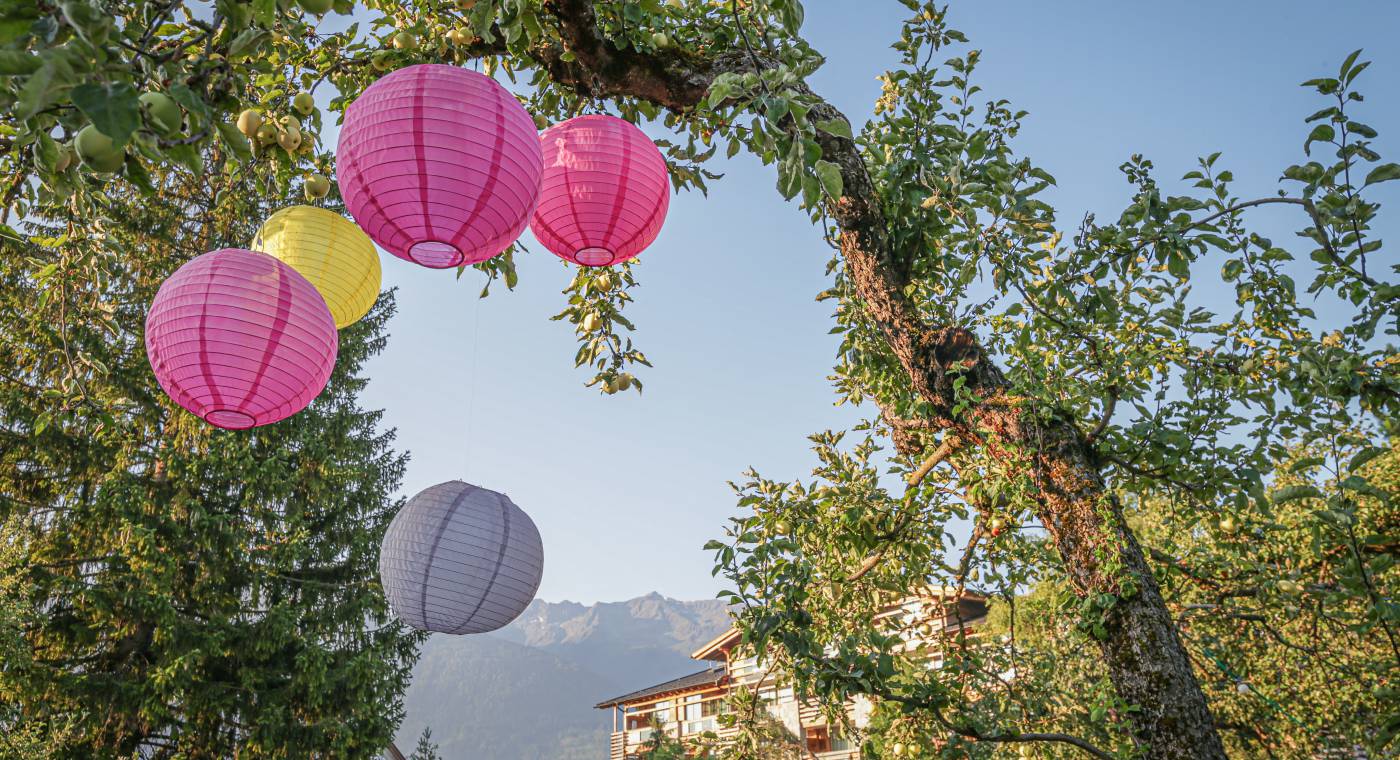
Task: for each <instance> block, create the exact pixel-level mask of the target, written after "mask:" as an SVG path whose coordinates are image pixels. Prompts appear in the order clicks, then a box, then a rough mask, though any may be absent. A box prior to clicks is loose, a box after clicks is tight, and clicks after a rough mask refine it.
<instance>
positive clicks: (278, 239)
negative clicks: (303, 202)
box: [252, 206, 379, 328]
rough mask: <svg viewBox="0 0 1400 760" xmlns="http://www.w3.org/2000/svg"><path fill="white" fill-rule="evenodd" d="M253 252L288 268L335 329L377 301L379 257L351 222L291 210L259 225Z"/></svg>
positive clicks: (312, 208)
mask: <svg viewBox="0 0 1400 760" xmlns="http://www.w3.org/2000/svg"><path fill="white" fill-rule="evenodd" d="M252 248H253V250H255V251H262V252H263V253H266V254H268V255H270V256H272V257H274V258H276V259H277V260H278V261H281V262H282V263H284V264H287V265H289V266H291V267H292V268H293V269H295V270H297V272H298V273H300V274H301V276H303V277H305V278H306V279H307V280H308V281H310V282H311V284H312V285H314V286H315V287H316V290H317V291H318V292H319V293H320V294H321V297H322V298H324V299H325V300H326V306H328V307H330V310H331V316H332V317H334V318H335V326H336V327H338V328H339V327H346V326H348V325H352V324H354V323H355V322H357V321H359V319H360V317H363V316H364V315H365V314H367V313H369V310H370V307H371V306H374V301H375V299H376V298H378V297H379V254H378V253H376V252H375V250H374V243H372V242H370V239H369V238H368V237H367V236H366V235H365V233H363V232H361V231H360V228H359V227H356V226H355V224H354V222H351V221H350V220H348V219H346V218H345V217H343V216H341V215H340V214H337V213H334V212H332V211H327V210H325V209H323V208H316V207H315V206H291V207H288V208H284V209H282V210H281V211H278V212H277V213H275V214H273V215H272V216H270V217H268V218H267V221H266V222H263V226H262V227H261V228H259V229H258V233H257V235H255V236H254V237H253V245H252Z"/></svg>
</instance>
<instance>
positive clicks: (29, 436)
mask: <svg viewBox="0 0 1400 760" xmlns="http://www.w3.org/2000/svg"><path fill="white" fill-rule="evenodd" d="M152 176H153V177H155V178H156V179H157V182H158V186H159V187H160V190H159V191H158V192H156V193H154V194H149V195H144V194H141V193H139V192H136V191H135V190H134V188H132V187H130V186H129V185H125V184H124V183H113V184H112V185H110V186H109V188H110V189H111V190H112V191H113V192H111V193H104V194H103V195H102V196H101V197H100V198H99V199H95V200H96V201H97V202H101V203H102V204H103V206H104V208H105V209H106V211H107V212H108V213H109V214H110V217H109V220H104V221H94V220H85V219H82V218H79V217H75V216H73V215H72V214H71V212H70V211H69V210H68V209H65V208H62V207H43V208H39V209H34V210H33V211H34V215H33V216H32V217H31V219H32V222H31V223H29V224H28V225H27V226H28V227H29V228H30V230H31V234H29V235H25V236H23V237H22V238H21V239H20V240H17V241H16V240H6V241H5V255H4V257H3V260H2V261H0V331H3V332H4V334H5V336H6V340H5V342H4V347H3V348H0V360H3V363H4V365H5V367H6V370H5V372H4V375H3V382H0V437H3V439H4V440H5V442H6V444H5V447H4V455H3V457H0V493H3V494H4V497H3V500H0V518H2V519H3V520H4V522H3V524H4V526H5V535H4V537H3V539H2V540H0V546H6V547H10V548H11V551H12V552H14V553H15V554H16V556H15V557H14V558H13V561H8V562H6V563H5V565H4V572H3V573H0V578H3V579H5V591H6V594H5V597H4V600H5V604H6V609H11V608H13V609H15V610H18V611H19V614H21V615H22V616H23V617H22V620H23V621H24V626H23V629H22V635H21V637H20V639H19V640H18V641H15V642H14V646H15V648H16V651H17V652H18V653H19V654H21V655H23V656H16V657H14V658H11V657H6V660H5V667H4V668H3V669H0V695H3V696H0V720H3V721H4V724H5V725H4V728H5V732H6V733H10V732H11V731H14V732H20V733H23V732H34V731H41V732H48V734H49V735H48V737H47V742H48V746H49V747H50V748H51V751H53V752H55V753H58V754H59V755H61V756H78V755H81V756H85V757H117V756H121V757H130V756H132V754H133V753H140V754H142V755H144V756H152V757H165V756H196V755H208V756H215V755H217V756H231V755H235V754H237V755H239V756H241V757H287V756H289V755H290V756H303V757H305V756H313V755H336V756H357V755H358V756H368V755H371V754H374V753H376V752H378V750H380V749H381V748H382V747H383V746H384V745H385V744H386V743H387V741H388V739H389V737H390V736H391V735H392V732H393V730H394V728H395V727H396V726H397V724H398V722H399V719H400V714H399V711H400V704H401V702H400V694H401V693H402V691H403V688H404V686H405V685H406V679H407V675H408V668H409V667H410V666H411V664H412V661H413V660H414V659H415V658H416V654H417V646H418V643H419V641H420V640H421V639H420V636H419V634H416V633H412V632H410V631H409V630H408V629H406V628H404V627H403V626H402V625H401V624H399V623H397V622H392V621H390V619H389V616H388V608H387V605H386V604H385V602H384V598H383V595H382V593H381V592H380V590H379V589H378V585H377V573H376V565H377V552H378V542H379V538H380V537H381V536H382V533H383V530H384V528H385V527H386V526H387V524H388V520H389V519H390V518H391V517H392V514H393V511H394V508H395V507H396V504H395V503H394V501H393V499H392V493H393V491H394V489H395V488H396V487H397V485H398V483H399V479H400V477H401V475H402V472H403V467H404V462H405V459H404V457H403V456H402V455H399V454H395V453H394V452H393V451H392V449H391V448H390V446H391V442H392V440H393V434H392V433H391V432H383V431H381V430H379V429H378V423H379V419H380V415H379V413H377V412H371V411H366V410H364V409H361V408H360V407H359V406H357V404H356V402H355V397H356V394H357V393H358V392H359V391H360V389H361V388H363V386H364V384H365V380H364V378H363V377H361V376H360V374H359V373H360V371H361V368H362V366H363V364H364V362H365V361H366V360H367V359H368V358H369V357H370V356H371V355H373V354H374V353H376V352H378V351H379V350H380V349H381V348H382V347H383V345H384V337H383V330H384V325H385V322H386V321H387V320H388V318H389V316H390V315H391V314H392V311H393V299H392V297H391V296H386V297H385V298H383V299H382V300H381V302H380V304H379V305H378V306H377V307H376V309H375V310H374V311H373V312H371V314H370V315H369V316H368V317H367V318H366V319H365V320H363V321H362V322H361V323H359V324H357V325H355V326H354V327H352V328H350V329H348V330H346V331H345V332H343V333H342V335H341V344H340V355H339V361H338V363H337V368H336V371H335V374H334V375H333V376H332V379H331V381H330V384H329V385H328V387H327V388H326V390H325V392H324V393H323V394H322V395H321V396H320V398H319V399H318V400H317V401H316V402H315V403H314V404H313V405H312V407H310V408H309V409H308V410H306V411H305V412H303V413H302V414H299V415H297V416H296V417H294V418H293V419H291V420H288V421H286V422H284V423H280V424H277V425H273V426H269V427H266V428H262V429H259V430H258V431H256V432H251V433H244V434H231V433H228V432H224V431H217V430H215V429H213V428H211V427H209V426H207V425H204V424H203V423H201V422H200V421H198V420H197V419H195V418H194V417H193V416H191V415H189V414H188V413H186V412H184V411H182V410H179V409H178V408H176V407H175V406H174V404H173V403H172V402H170V401H169V399H167V398H166V397H165V396H164V394H162V393H161V392H160V390H159V389H158V388H157V386H156V383H155V380H154V377H153V376H152V374H151V371H150V367H149V365H148V364H147V360H146V356H145V350H144V345H143V342H142V339H141V330H142V325H143V323H144V318H145V313H146V308H147V305H148V304H149V303H150V300H151V298H152V297H153V296H154V294H155V290H156V287H157V286H158V285H159V283H160V282H161V280H162V279H163V278H164V277H165V276H167V275H168V274H169V273H170V272H171V271H173V270H174V268H175V267H176V266H178V265H179V264H181V263H183V262H184V261H186V260H187V259H188V258H189V257H191V256H193V255H196V254H198V253H200V252H202V251H204V250H207V249H210V248H216V247H224V246H236V245H240V244H243V243H244V241H246V240H248V239H250V237H251V234H252V232H253V229H252V227H253V225H254V224H255V222H256V220H258V219H260V218H262V216H263V214H264V211H265V209H263V208H261V207H260V205H259V204H257V203H255V202H253V201H252V200H250V199H252V198H255V197H256V194H255V193H253V192H250V188H249V187H247V186H246V185H242V184H239V183H237V182H234V181H228V182H227V183H225V184H218V185H216V186H215V187H214V188H212V192H210V190H211V188H210V187H209V185H208V183H207V182H206V180H205V179H202V178H198V177H194V176H192V175H191V174H190V173H189V172H188V170H186V169H184V168H182V167H171V168H169V169H162V170H160V171H158V172H155V173H153V174H152ZM112 219H115V220H119V221H112Z"/></svg>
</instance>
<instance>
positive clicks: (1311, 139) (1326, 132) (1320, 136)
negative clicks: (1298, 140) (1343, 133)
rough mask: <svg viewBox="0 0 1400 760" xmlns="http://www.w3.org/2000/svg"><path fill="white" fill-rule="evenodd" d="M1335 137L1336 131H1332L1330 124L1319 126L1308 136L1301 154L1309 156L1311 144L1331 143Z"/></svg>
mask: <svg viewBox="0 0 1400 760" xmlns="http://www.w3.org/2000/svg"><path fill="white" fill-rule="evenodd" d="M1336 136H1337V131H1336V130H1334V129H1332V125H1331V124H1319V125H1317V126H1315V127H1313V131H1312V132H1311V133H1309V134H1308V139H1307V140H1306V141H1305V142H1304V143H1303V152H1304V153H1306V154H1308V155H1310V156H1311V155H1312V144H1313V143H1315V142H1331V141H1332V139H1333V138H1335V137H1336Z"/></svg>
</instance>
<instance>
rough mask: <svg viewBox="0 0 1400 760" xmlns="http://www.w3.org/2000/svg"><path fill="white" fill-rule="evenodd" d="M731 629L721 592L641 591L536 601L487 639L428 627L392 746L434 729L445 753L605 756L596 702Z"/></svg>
mask: <svg viewBox="0 0 1400 760" xmlns="http://www.w3.org/2000/svg"><path fill="white" fill-rule="evenodd" d="M728 625H729V616H728V613H727V612H726V608H725V606H724V604H723V603H722V602H720V601H718V600H704V601H695V602H682V601H677V600H674V599H667V598H666V597H663V596H661V595H660V594H655V593H653V594H648V595H647V596H643V597H638V598H636V599H631V600H628V601H625V602H604V603H599V604H595V605H589V606H585V605H582V604H577V603H574V602H567V601H566V602H558V603H550V602H543V601H540V600H538V599H537V600H535V601H534V602H533V603H531V605H530V606H529V607H528V608H527V609H526V610H525V613H524V614H522V615H521V616H520V618H519V619H518V620H516V621H515V622H514V623H511V624H510V625H509V626H507V627H505V628H503V629H501V630H500V631H497V632H495V633H492V634H487V635H484V636H443V635H434V636H433V637H432V638H431V639H429V640H428V643H427V644H425V645H424V648H423V657H422V659H421V660H420V661H419V662H418V666H417V667H416V668H415V670H414V676H413V684H412V685H411V686H410V687H409V690H408V693H407V695H405V707H406V710H407V717H406V718H405V720H404V724H403V726H402V727H400V729H399V735H398V741H397V743H398V745H399V747H400V748H402V749H403V750H404V751H405V752H406V751H408V750H409V749H411V748H412V747H413V745H414V743H415V742H416V741H417V737H418V734H419V733H421V732H422V730H423V727H424V726H425V725H429V726H432V729H433V740H434V741H436V742H437V743H438V745H439V747H440V749H441V751H442V755H443V757H444V758H445V759H446V760H605V758H606V757H607V746H608V742H607V735H608V732H609V731H611V729H612V721H611V718H610V717H609V716H608V714H607V713H606V712H603V711H600V710H594V709H593V705H594V704H596V703H598V702H599V701H601V700H603V699H607V698H608V697H614V696H617V695H619V694H622V693H625V692H629V691H632V690H634V689H639V688H642V687H644V686H649V685H651V684H653V683H656V682H659V681H664V680H666V679H669V678H674V677H676V676H679V675H683V674H685V673H689V672H693V671H695V670H698V669H700V667H702V666H701V665H700V664H699V663H696V662H695V661H694V660H691V659H690V657H689V654H690V653H691V652H693V651H695V650H696V649H697V648H699V647H700V645H701V644H704V643H705V642H707V641H709V640H710V639H713V638H714V637H715V636H718V635H719V634H720V633H721V632H722V631H724V629H725V628H726V627H728Z"/></svg>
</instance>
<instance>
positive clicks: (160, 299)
mask: <svg viewBox="0 0 1400 760" xmlns="http://www.w3.org/2000/svg"><path fill="white" fill-rule="evenodd" d="M337 345H338V344H337V338H336V332H335V321H334V320H333V319H331V312H330V309H328V308H326V302H325V301H324V300H322V299H321V296H320V294H319V293H317V292H316V288H315V287H313V286H312V285H311V283H310V282H307V280H306V278H305V277H302V276H301V275H300V274H297V271H296V270H295V269H292V268H291V267H289V266H287V265H286V264H283V263H282V262H280V261H278V260H277V259H274V258H273V257H271V256H269V255H267V254H265V253H257V252H255V251H245V250H242V249H239V248H223V249H220V250H217V251H211V252H209V253H206V254H204V255H202V256H198V257H196V258H194V259H192V260H190V261H189V262H188V263H186V264H185V265H184V266H182V267H180V268H179V269H177V270H176V271H175V274H173V275H171V276H170V278H169V279H167V280H166V281H165V282H164V283H162V284H161V286H160V290H159V291H158V292H157V293H156V297H155V300H154V301H152V302H151V310H150V312H149V313H148V314H147V315H146V355H147V357H148V358H149V359H150V360H151V369H153V370H155V374H156V380H157V381H158V382H159V383H160V387H161V389H162V390H164V391H165V392H166V393H167V394H168V395H169V396H170V398H172V399H174V401H175V403H177V404H179V405H180V406H182V407H184V408H185V409H188V410H190V411H191V412H193V413H194V414H196V415H198V416H199V417H200V418H202V419H203V420H205V421H206V422H208V423H209V424H211V425H215V426H217V427H221V428H230V429H233V430H242V429H245V428H250V427H254V426H257V425H266V424H268V423H271V422H276V421H278V420H280V419H283V418H285V417H288V416H290V415H293V414H296V413H297V412H299V411H301V410H302V409H304V408H306V405H307V404H309V403H311V400H312V399H314V398H316V395H317V394H319V393H320V392H321V389H322V388H324V387H325V386H326V381H327V380H328V379H329V378H330V375H331V369H332V368H334V366H335V356H336V349H337Z"/></svg>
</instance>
